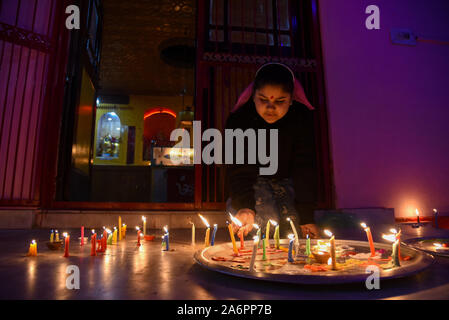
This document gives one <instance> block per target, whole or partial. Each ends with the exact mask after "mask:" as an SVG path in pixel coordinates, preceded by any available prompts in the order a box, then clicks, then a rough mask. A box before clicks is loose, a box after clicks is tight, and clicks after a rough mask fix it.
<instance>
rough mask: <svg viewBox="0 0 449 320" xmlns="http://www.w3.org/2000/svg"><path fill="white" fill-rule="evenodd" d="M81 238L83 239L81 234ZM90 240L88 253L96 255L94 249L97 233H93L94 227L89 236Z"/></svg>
mask: <svg viewBox="0 0 449 320" xmlns="http://www.w3.org/2000/svg"><path fill="white" fill-rule="evenodd" d="M81 239H83V235H81ZM90 242H91V248H90V255H91V256H96V255H97V250H96V245H97V234H96V233H95V230H94V229H92V236H91V238H90Z"/></svg>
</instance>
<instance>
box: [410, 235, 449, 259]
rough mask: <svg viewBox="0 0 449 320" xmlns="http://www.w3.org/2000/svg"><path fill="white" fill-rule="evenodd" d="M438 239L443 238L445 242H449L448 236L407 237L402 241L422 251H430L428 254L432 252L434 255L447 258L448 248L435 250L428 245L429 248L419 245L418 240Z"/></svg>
mask: <svg viewBox="0 0 449 320" xmlns="http://www.w3.org/2000/svg"><path fill="white" fill-rule="evenodd" d="M438 239H444V240H445V241H446V242H449V239H448V238H444V237H439V238H438V237H421V238H412V239H407V240H404V241H403V243H404V244H406V245H407V246H409V247H412V248H413V249H417V250H420V251H424V252H427V253H430V254H432V255H434V256H439V257H446V258H449V250H445V251H437V250H434V249H433V250H432V247H430V248H429V247H428V248H425V247H421V244H420V241H423V240H435V242H436V240H438Z"/></svg>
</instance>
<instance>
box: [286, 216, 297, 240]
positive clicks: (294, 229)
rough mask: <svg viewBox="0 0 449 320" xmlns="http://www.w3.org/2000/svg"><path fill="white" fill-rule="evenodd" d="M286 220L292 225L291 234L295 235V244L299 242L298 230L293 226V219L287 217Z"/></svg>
mask: <svg viewBox="0 0 449 320" xmlns="http://www.w3.org/2000/svg"><path fill="white" fill-rule="evenodd" d="M287 221H288V222H290V226H291V227H292V230H293V234H294V235H295V242H296V244H299V237H298V231H296V227H295V224H294V223H293V220H292V219H290V218H287Z"/></svg>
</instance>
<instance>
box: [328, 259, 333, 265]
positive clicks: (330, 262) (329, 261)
mask: <svg viewBox="0 0 449 320" xmlns="http://www.w3.org/2000/svg"><path fill="white" fill-rule="evenodd" d="M327 265H328V266H330V265H332V258H329V259H328V260H327Z"/></svg>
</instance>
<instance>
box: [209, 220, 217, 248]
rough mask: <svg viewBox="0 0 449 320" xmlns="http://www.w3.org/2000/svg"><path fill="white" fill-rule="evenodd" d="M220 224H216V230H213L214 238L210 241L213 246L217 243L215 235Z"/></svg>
mask: <svg viewBox="0 0 449 320" xmlns="http://www.w3.org/2000/svg"><path fill="white" fill-rule="evenodd" d="M217 228H218V225H217V224H214V230H213V231H212V239H211V241H210V245H211V246H213V245H214V244H215V235H216V234H217Z"/></svg>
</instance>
